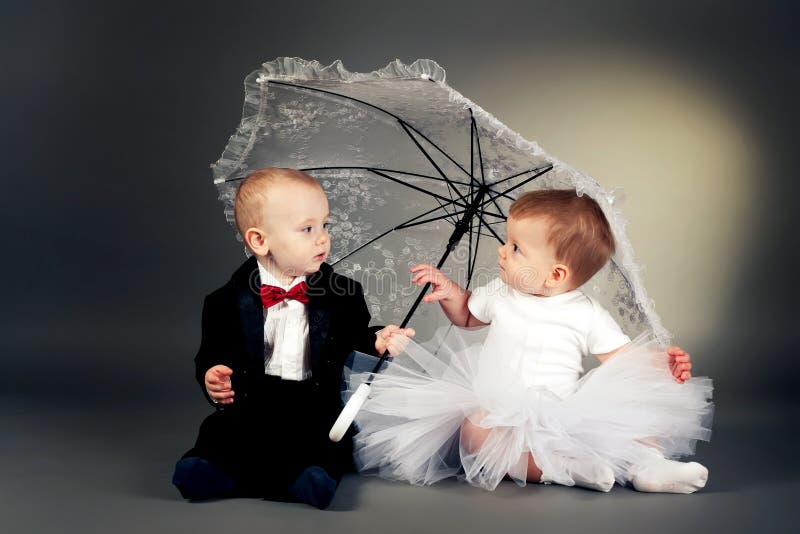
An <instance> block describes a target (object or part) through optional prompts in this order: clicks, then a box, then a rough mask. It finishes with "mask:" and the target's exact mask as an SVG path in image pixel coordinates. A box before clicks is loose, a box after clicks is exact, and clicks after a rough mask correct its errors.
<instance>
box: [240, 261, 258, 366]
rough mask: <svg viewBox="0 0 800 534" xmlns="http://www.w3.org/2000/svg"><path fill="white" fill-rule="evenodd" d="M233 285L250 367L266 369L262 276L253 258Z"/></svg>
mask: <svg viewBox="0 0 800 534" xmlns="http://www.w3.org/2000/svg"><path fill="white" fill-rule="evenodd" d="M233 283H234V288H235V291H236V299H237V302H238V307H239V318H240V320H241V323H242V335H243V336H244V346H245V351H246V352H247V359H248V364H249V366H252V367H253V368H263V367H264V311H263V307H262V304H261V293H260V288H261V276H260V275H259V273H258V264H257V263H256V258H255V257H254V256H251V257H250V258H249V259H248V260H247V261H246V262H244V264H243V265H242V266H241V267H240V268H239V269H238V270H237V271H236V272H235V273H234V275H233Z"/></svg>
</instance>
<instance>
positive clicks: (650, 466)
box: [631, 454, 708, 493]
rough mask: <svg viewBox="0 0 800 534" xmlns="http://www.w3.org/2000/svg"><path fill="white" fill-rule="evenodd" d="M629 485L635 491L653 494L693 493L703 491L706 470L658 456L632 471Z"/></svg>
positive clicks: (706, 476) (692, 463)
mask: <svg viewBox="0 0 800 534" xmlns="http://www.w3.org/2000/svg"><path fill="white" fill-rule="evenodd" d="M632 474H633V476H632V477H631V484H633V487H634V488H635V489H636V491H646V492H653V493H694V492H696V491H697V490H700V489H703V487H705V485H706V481H707V480H708V469H706V468H705V466H703V465H701V464H699V463H697V462H676V461H674V460H667V459H666V458H664V457H663V456H661V455H660V454H659V455H658V456H654V457H653V459H652V460H649V461H647V462H645V463H643V464H640V465H637V466H635V467H634V468H633V469H632Z"/></svg>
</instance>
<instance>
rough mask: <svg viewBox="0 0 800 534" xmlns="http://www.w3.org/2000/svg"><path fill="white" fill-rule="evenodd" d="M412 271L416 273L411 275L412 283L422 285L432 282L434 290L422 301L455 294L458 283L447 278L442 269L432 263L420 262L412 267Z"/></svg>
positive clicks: (444, 297)
mask: <svg viewBox="0 0 800 534" xmlns="http://www.w3.org/2000/svg"><path fill="white" fill-rule="evenodd" d="M411 272H412V273H416V274H415V275H414V276H412V277H411V283H412V284H417V285H418V286H422V285H425V284H427V283H428V282H430V283H431V286H432V287H433V291H431V292H430V293H428V294H427V295H425V296H424V297H423V298H422V302H434V301H437V300H442V299H446V298H448V297H450V296H452V295H454V293H453V290H454V289H455V287H456V285H455V284H454V283H453V281H452V280H450V279H449V278H447V277H446V276H445V275H444V273H442V271H440V270H439V269H437V268H436V267H434V266H432V265H428V264H426V263H419V264H417V265H414V266H413V267H411Z"/></svg>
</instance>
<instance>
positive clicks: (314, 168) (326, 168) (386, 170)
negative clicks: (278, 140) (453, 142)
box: [231, 166, 469, 186]
mask: <svg viewBox="0 0 800 534" xmlns="http://www.w3.org/2000/svg"><path fill="white" fill-rule="evenodd" d="M375 168H377V167H358V166H354V167H346V166H335V167H304V168H302V169H298V170H301V171H303V172H306V171H325V170H330V171H335V170H344V169H359V170H365V171H371V170H372V169H375ZM378 170H380V171H383V172H396V173H397V174H405V175H407V176H416V177H417V178H427V179H429V180H436V181H437V182H446V181H447V180H445V179H443V178H441V177H439V178H437V177H436V176H429V175H427V174H419V173H416V172H409V171H399V170H397V169H378ZM237 180H242V178H237ZM231 181H234V180H231ZM451 181H452V182H453V183H454V184H458V185H464V186H466V185H469V184H467V183H466V182H459V181H456V180H451Z"/></svg>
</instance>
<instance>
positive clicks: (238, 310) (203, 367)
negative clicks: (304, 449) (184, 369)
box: [194, 257, 380, 423]
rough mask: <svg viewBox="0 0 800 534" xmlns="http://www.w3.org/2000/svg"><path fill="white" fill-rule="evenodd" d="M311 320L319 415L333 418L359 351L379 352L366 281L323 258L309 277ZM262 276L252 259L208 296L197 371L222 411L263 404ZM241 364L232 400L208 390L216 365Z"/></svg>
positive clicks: (236, 369) (233, 366)
mask: <svg viewBox="0 0 800 534" xmlns="http://www.w3.org/2000/svg"><path fill="white" fill-rule="evenodd" d="M306 283H307V284H308V297H309V300H308V326H309V338H310V339H309V341H310V348H311V354H310V356H311V358H310V359H311V372H312V377H311V380H312V388H313V391H314V393H315V395H314V397H315V398H316V399H318V400H317V401H316V403H317V404H318V410H319V413H318V414H317V415H318V416H322V418H323V419H324V420H326V422H330V423H332V422H333V421H334V420H335V419H336V417H337V416H338V414H339V411H340V410H341V408H342V401H341V380H342V371H343V368H344V364H345V360H346V359H347V357H348V356H349V355H350V353H351V351H353V350H358V351H361V352H366V353H369V354H375V331H377V330H378V329H379V328H380V327H373V328H369V326H368V325H369V321H370V315H369V311H368V310H367V305H366V302H365V301H364V294H363V291H362V288H361V284H359V283H358V282H356V281H355V280H352V279H350V278H347V277H345V276H341V275H338V274H336V273H334V272H333V270H332V268H331V267H330V265H328V264H326V263H323V264H322V266H321V268H320V270H319V271H317V272H316V273H313V274H311V275H307V276H306ZM260 287H261V277H260V275H259V272H258V264H257V263H256V259H255V257H251V258H249V259H248V260H247V261H245V262H244V263H243V264H242V266H241V267H239V269H237V270H236V272H235V273H234V274H233V276H232V277H231V279H230V281H229V282H228V283H227V284H225V285H224V286H223V287H221V288H219V289H218V290H216V291H214V292H213V293H211V294H210V295H208V296H207V297H206V298H205V302H204V305H203V320H202V340H201V343H200V349H199V350H198V352H197V356H196V357H195V360H194V361H195V377H196V379H197V381H198V383H199V384H200V387H201V389H202V391H203V394H204V395H205V396H206V398H207V399H208V401H209V402H210V403H211V405H212V406H214V408H216V409H217V410H223V411H232V410H247V409H248V408H253V407H256V406H257V405H258V397H259V396H260V395H261V393H262V392H260V391H259V389H261V388H262V387H263V376H264V316H263V308H262V304H261V296H260ZM218 364H223V365H227V366H228V367H230V368H231V369H232V370H233V374H232V375H231V384H232V389H233V390H234V392H235V397H234V401H233V403H232V404H228V405H221V404H215V403H214V402H213V401H212V400H211V398H210V397H209V396H208V393H207V392H206V389H205V384H204V379H205V373H206V371H207V370H208V369H209V368H211V367H213V366H214V365H218Z"/></svg>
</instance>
